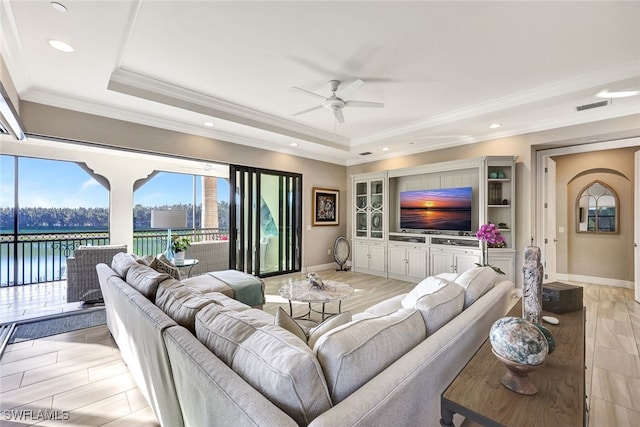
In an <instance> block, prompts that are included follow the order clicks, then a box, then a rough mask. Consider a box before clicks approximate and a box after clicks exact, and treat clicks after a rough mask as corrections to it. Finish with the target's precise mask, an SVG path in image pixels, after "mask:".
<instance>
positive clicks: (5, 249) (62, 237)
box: [0, 228, 229, 286]
mask: <svg viewBox="0 0 640 427" xmlns="http://www.w3.org/2000/svg"><path fill="white" fill-rule="evenodd" d="M228 234H229V230H228V229H222V228H207V229H198V230H172V235H186V236H189V237H190V238H191V240H192V241H194V242H197V241H202V240H221V239H225V238H228ZM108 244H110V240H109V233H108V232H106V231H95V232H78V233H24V234H18V235H17V238H16V235H14V234H2V235H0V286H15V285H30V284H34V283H45V282H52V281H56V280H65V279H66V278H67V276H66V269H67V267H66V265H67V258H68V257H70V256H72V255H73V251H74V249H76V248H77V247H78V246H81V245H87V246H100V245H108ZM166 246H167V232H166V231H160V230H139V231H135V232H134V233H133V250H132V252H134V253H136V254H138V255H157V254H159V253H162V252H164V250H165V249H166Z"/></svg>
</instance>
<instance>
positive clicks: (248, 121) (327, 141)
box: [107, 68, 350, 151]
mask: <svg viewBox="0 0 640 427" xmlns="http://www.w3.org/2000/svg"><path fill="white" fill-rule="evenodd" d="M107 87H108V89H110V90H113V91H115V92H120V93H124V94H127V95H131V96H135V97H137V98H143V99H148V100H151V101H155V102H159V103H161V104H165V105H171V106H173V107H177V108H182V109H185V110H188V111H193V112H197V113H200V114H205V115H209V116H212V117H217V118H219V119H223V120H229V121H232V122H235V123H240V124H243V125H247V126H251V127H254V128H258V129H262V130H265V131H269V132H274V133H278V134H282V135H286V136H289V137H292V138H297V139H301V140H304V141H309V142H313V143H316V144H320V145H323V146H327V147H331V148H334V149H338V150H345V151H348V149H349V142H350V141H349V139H348V138H345V137H341V136H337V135H334V134H332V133H329V132H323V131H319V130H317V129H314V128H311V127H309V126H304V125H301V124H298V123H295V122H292V121H290V120H286V119H282V118H280V117H276V116H273V115H271V114H267V113H263V112H261V111H258V110H254V109H252V108H248V107H244V106H242V105H238V104H235V103H233V102H229V101H226V100H224V99H221V98H216V97H213V96H210V95H205V94H202V93H198V92H195V91H192V90H189V89H185V88H183V87H179V86H176V85H173V84H170V83H167V82H164V81H161V80H157V79H154V78H151V77H148V76H144V75H142V74H139V73H136V72H134V71H130V70H126V69H123V68H120V69H117V70H115V71H114V72H113V73H112V74H111V78H110V79H109V84H108V86H107Z"/></svg>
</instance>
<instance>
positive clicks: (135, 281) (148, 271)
mask: <svg viewBox="0 0 640 427" xmlns="http://www.w3.org/2000/svg"><path fill="white" fill-rule="evenodd" d="M169 278H170V276H169V275H168V274H166V273H159V272H157V271H155V270H154V269H153V268H151V267H147V266H146V265H141V264H138V263H137V262H135V261H134V262H133V265H132V266H130V267H129V269H128V270H127V280H126V282H127V283H128V284H129V285H130V286H131V287H132V288H134V289H135V290H137V291H138V292H140V293H141V294H142V295H144V296H145V297H147V299H149V300H150V301H155V300H156V292H157V291H158V285H160V282H162V281H164V280H167V279H169Z"/></svg>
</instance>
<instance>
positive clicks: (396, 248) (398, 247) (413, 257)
mask: <svg viewBox="0 0 640 427" xmlns="http://www.w3.org/2000/svg"><path fill="white" fill-rule="evenodd" d="M427 253H428V251H427V248H426V247H425V246H424V245H403V244H391V243H389V245H388V247H387V254H388V258H387V259H388V261H389V262H388V264H387V268H388V273H389V277H391V278H398V279H401V280H403V279H406V278H414V279H424V278H425V277H427V271H428V269H427Z"/></svg>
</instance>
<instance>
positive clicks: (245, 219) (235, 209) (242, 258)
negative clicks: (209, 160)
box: [229, 166, 302, 277]
mask: <svg viewBox="0 0 640 427" xmlns="http://www.w3.org/2000/svg"><path fill="white" fill-rule="evenodd" d="M230 179H231V183H230V184H231V185H230V187H231V197H230V203H229V205H230V206H229V219H230V224H231V227H232V232H231V236H230V247H229V248H230V256H231V265H232V266H234V268H235V269H237V270H240V271H246V272H247V273H251V274H255V275H257V276H259V277H266V276H274V275H277V274H284V273H290V272H294V271H300V265H301V258H302V254H301V248H302V228H301V227H302V225H301V224H302V198H301V194H302V175H300V174H294V173H287V172H278V171H271V170H264V169H256V168H248V167H244V166H231V170H230Z"/></svg>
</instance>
